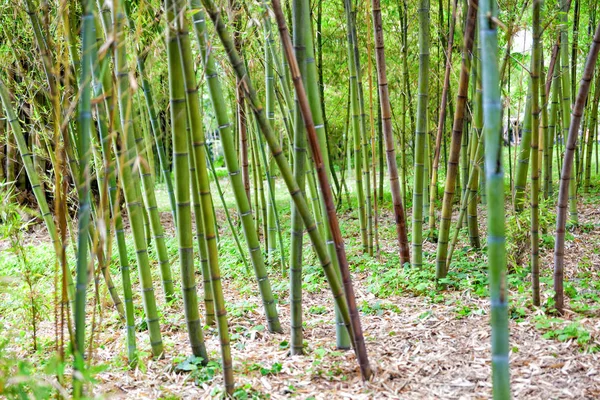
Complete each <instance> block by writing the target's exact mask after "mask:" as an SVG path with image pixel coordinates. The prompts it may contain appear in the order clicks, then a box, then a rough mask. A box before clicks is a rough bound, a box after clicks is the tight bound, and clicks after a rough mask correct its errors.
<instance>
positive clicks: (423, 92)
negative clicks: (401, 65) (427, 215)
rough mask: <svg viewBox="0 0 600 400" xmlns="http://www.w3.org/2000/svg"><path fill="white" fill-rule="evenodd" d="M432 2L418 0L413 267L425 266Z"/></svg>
mask: <svg viewBox="0 0 600 400" xmlns="http://www.w3.org/2000/svg"><path fill="white" fill-rule="evenodd" d="M429 22H430V21H429V0H419V89H418V90H419V98H418V101H417V125H416V131H415V147H414V166H415V169H414V184H413V213H412V262H411V264H412V266H413V267H414V268H421V266H422V265H423V184H424V165H423V164H424V162H425V145H426V143H427V140H426V137H425V135H427V103H428V101H429Z"/></svg>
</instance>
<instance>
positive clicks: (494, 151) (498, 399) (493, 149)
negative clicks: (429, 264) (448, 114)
mask: <svg viewBox="0 0 600 400" xmlns="http://www.w3.org/2000/svg"><path fill="white" fill-rule="evenodd" d="M497 18H498V9H497V3H496V1H495V0H482V1H481V2H480V4H479V38H480V41H481V60H482V65H481V77H482V79H481V82H482V90H483V92H482V103H483V134H484V141H485V146H486V148H485V174H486V178H487V179H486V190H487V209H488V215H487V220H488V223H487V226H488V238H487V244H488V266H489V267H488V268H489V282H490V284H489V286H490V302H491V311H490V314H491V315H490V316H491V328H492V336H491V340H492V357H491V359H492V393H493V398H494V400H508V399H510V397H511V395H510V373H509V363H508V353H509V334H508V298H507V297H508V292H507V289H506V288H507V285H506V237H505V233H504V229H505V228H504V215H505V204H504V171H503V168H502V144H501V140H500V139H501V136H500V134H499V133H500V132H501V129H502V119H501V118H502V117H501V113H502V104H501V101H500V74H499V71H498V31H497V25H496V21H497Z"/></svg>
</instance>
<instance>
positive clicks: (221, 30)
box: [202, 0, 371, 379]
mask: <svg viewBox="0 0 600 400" xmlns="http://www.w3.org/2000/svg"><path fill="white" fill-rule="evenodd" d="M202 4H203V6H204V8H205V9H206V11H207V13H208V14H209V16H210V18H211V20H212V21H213V23H214V25H215V29H216V31H217V34H218V36H219V39H220V41H221V43H222V44H223V46H224V48H225V51H226V53H227V56H228V58H229V62H230V64H231V65H232V67H233V69H234V71H235V74H236V76H237V77H238V78H239V79H240V80H242V81H243V82H244V85H243V88H244V90H245V92H246V95H247V96H248V100H249V103H250V106H251V108H252V111H253V112H254V115H255V116H256V119H257V122H258V123H259V126H260V129H261V132H262V133H263V136H264V137H265V139H266V141H267V143H268V145H269V148H270V149H271V153H272V155H273V157H274V159H275V161H276V162H277V166H278V167H279V171H280V173H281V176H282V178H283V180H284V182H285V184H286V186H287V188H288V192H289V193H290V195H291V197H292V199H293V201H294V204H295V205H296V207H297V208H298V210H299V211H300V213H301V215H302V220H303V222H304V226H305V227H306V231H307V233H308V236H309V237H310V239H311V242H312V244H313V248H314V249H315V251H316V253H317V256H318V258H319V261H320V263H321V267H322V268H323V270H324V272H325V276H326V278H327V281H328V283H329V286H330V289H331V292H332V295H333V298H334V299H335V301H336V303H337V304H338V306H339V308H340V313H341V314H342V317H343V320H344V324H345V325H346V327H347V329H348V330H349V333H350V335H351V341H352V342H353V343H357V342H356V341H355V338H354V329H352V328H351V317H350V315H351V314H350V311H349V309H348V303H347V301H346V297H345V296H344V293H345V294H346V295H347V296H351V295H352V294H353V293H352V292H350V291H348V290H346V291H345V292H344V290H343V289H342V287H341V286H340V283H339V281H338V279H337V276H336V272H335V270H334V269H333V268H332V264H331V260H330V258H329V255H328V253H327V247H326V245H325V242H324V240H323V239H322V237H321V236H320V233H319V231H318V229H317V227H316V224H315V222H314V220H313V218H312V216H311V213H310V211H309V208H308V205H307V203H306V200H305V198H304V197H303V196H302V192H301V191H300V188H299V187H298V184H297V182H296V181H295V179H294V177H293V174H292V171H291V168H290V166H289V163H288V162H287V160H286V158H285V155H284V153H283V151H282V149H281V146H280V144H279V140H278V138H277V137H276V136H275V134H274V132H273V131H272V129H271V127H270V125H269V123H268V121H267V119H266V117H265V115H264V108H263V106H262V104H260V102H259V100H258V97H257V94H256V91H255V90H254V88H253V86H252V83H251V81H250V78H249V75H248V73H247V70H246V67H245V65H244V63H243V61H242V60H241V58H240V56H239V54H238V52H237V51H236V49H235V47H234V43H233V40H232V36H231V34H230V33H229V31H228V29H227V27H226V26H225V23H224V22H223V20H222V18H221V13H220V12H219V11H218V10H217V8H216V6H215V4H214V3H213V2H212V0H202ZM273 4H274V7H275V4H279V3H278V2H276V1H274V2H273ZM281 20H282V21H283V17H281ZM278 23H279V16H278ZM288 40H289V37H288ZM290 47H291V46H290ZM287 51H288V50H286V52H287ZM290 57H291V55H290V56H289V57H288V59H290ZM317 161H320V160H316V162H317ZM321 190H326V189H324V187H323V186H322V187H321ZM327 210H328V214H329V213H330V212H331V211H333V212H335V207H334V208H333V209H332V210H331V209H330V207H329V205H328V208H327ZM339 248H340V247H339V246H336V249H339ZM341 248H343V246H342V247H341ZM344 273H345V274H347V277H349V272H348V270H347V269H346V271H343V272H342V275H344ZM344 284H345V285H351V281H350V280H349V279H345V280H344ZM352 316H353V318H354V321H355V322H356V320H357V319H358V314H357V313H356V310H353V314H352ZM359 342H360V341H359ZM361 347H363V351H362V352H359V357H361V354H363V356H362V360H363V361H362V362H361V365H366V366H368V361H367V362H366V363H365V362H364V358H365V356H366V349H364V342H362V346H361ZM370 375H371V373H370V368H369V369H368V370H365V371H363V377H364V378H365V379H368V378H369V377H370Z"/></svg>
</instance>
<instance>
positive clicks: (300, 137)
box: [290, 0, 315, 354]
mask: <svg viewBox="0 0 600 400" xmlns="http://www.w3.org/2000/svg"><path fill="white" fill-rule="evenodd" d="M292 10H293V11H292V23H293V36H294V37H293V42H294V55H295V57H296V59H297V62H298V65H299V68H300V71H301V75H302V76H303V77H306V30H305V29H304V28H305V26H306V24H307V23H308V21H309V20H308V14H307V11H308V10H307V9H305V8H304V7H303V3H302V1H301V0H294V1H293V2H292ZM294 100H295V107H294V142H293V146H294V152H293V153H294V165H293V168H294V179H295V180H296V182H297V183H298V187H299V190H300V191H301V193H302V197H303V198H305V199H306V191H305V188H306V184H305V181H306V172H305V171H306V160H307V157H306V131H305V128H304V124H303V123H302V114H301V110H300V107H299V99H298V96H297V94H296V96H295V99H294ZM314 217H315V216H314V214H313V218H314ZM302 222H303V221H302V216H301V215H300V209H299V207H298V206H297V205H296V204H292V221H291V227H292V228H291V238H290V313H291V320H292V322H291V328H292V336H291V349H292V354H302V353H303V343H302V342H303V340H302V338H303V334H302V256H303V255H302V251H303V249H302V240H303V237H304V225H303V223H302Z"/></svg>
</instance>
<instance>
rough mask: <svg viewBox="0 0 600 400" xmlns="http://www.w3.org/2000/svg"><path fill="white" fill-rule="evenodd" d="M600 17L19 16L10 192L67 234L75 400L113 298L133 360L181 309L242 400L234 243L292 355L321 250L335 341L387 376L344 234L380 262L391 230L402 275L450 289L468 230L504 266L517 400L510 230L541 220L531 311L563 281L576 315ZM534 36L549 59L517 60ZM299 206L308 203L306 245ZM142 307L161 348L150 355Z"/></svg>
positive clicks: (500, 319) (447, 11)
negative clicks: (229, 255) (365, 324)
mask: <svg viewBox="0 0 600 400" xmlns="http://www.w3.org/2000/svg"><path fill="white" fill-rule="evenodd" d="M598 8H599V7H598V5H597V4H596V2H593V1H591V2H584V1H583V0H552V1H551V0H546V1H545V2H543V1H542V0H502V1H499V2H497V1H495V0H464V1H458V0H454V1H448V2H442V1H439V2H437V4H430V1H429V0H411V1H408V0H385V1H381V0H372V1H351V0H339V1H337V2H324V1H322V0H312V1H310V0H287V1H284V2H283V4H282V3H281V1H280V0H273V1H266V0H261V1H254V2H249V1H244V0H228V1H219V2H217V1H214V0H189V1H188V2H185V1H183V0H164V1H163V2H160V1H158V0H145V1H137V0H112V1H108V0H107V1H101V0H98V1H94V0H82V1H80V2H78V1H73V0H56V1H54V0H52V1H43V2H39V1H38V0H19V1H17V2H15V3H12V2H3V3H2V5H0V18H1V20H0V54H1V59H0V65H1V67H2V68H1V73H0V97H1V100H2V107H1V108H0V161H1V166H0V181H1V182H4V184H3V187H4V186H5V187H7V188H9V190H10V191H11V193H14V194H15V196H14V201H19V202H21V203H29V204H35V206H36V207H37V208H38V209H39V215H40V216H41V219H42V220H43V222H44V224H45V227H46V229H47V231H48V233H49V235H50V237H51V240H52V244H53V248H54V251H55V253H56V262H55V265H54V266H52V268H54V270H55V273H56V276H57V278H56V293H55V294H54V296H55V299H56V304H57V307H58V308H59V312H58V313H57V316H56V318H57V322H56V330H57V343H56V347H57V351H58V352H59V353H60V354H61V356H63V357H66V355H65V352H67V353H69V354H70V355H71V357H72V360H73V361H72V362H73V364H72V365H73V371H74V372H73V374H72V377H73V379H72V386H73V392H72V395H73V396H74V397H76V398H79V397H82V396H84V395H85V391H86V388H85V385H84V384H83V378H82V376H83V374H84V373H85V371H86V369H87V368H88V366H89V363H90V360H91V359H92V358H93V357H92V355H93V346H92V343H93V337H91V336H93V334H94V328H93V327H94V324H95V323H96V319H95V318H96V313H97V311H96V309H97V307H98V305H99V304H101V303H102V302H100V301H99V299H98V296H99V295H98V293H99V292H98V286H99V285H106V288H107V289H108V292H109V295H110V303H111V307H113V308H114V309H115V310H117V313H118V315H119V322H120V327H121V329H123V330H124V331H125V332H126V334H125V337H126V343H124V352H125V354H126V356H127V359H128V362H129V363H130V365H135V364H136V362H137V361H138V354H139V350H140V348H149V349H150V350H151V353H152V356H153V357H155V358H160V357H162V356H163V355H164V354H165V352H166V351H167V350H166V349H165V346H164V344H163V335H165V334H167V333H166V332H165V331H164V329H162V328H163V327H161V324H160V315H161V314H162V313H163V312H166V310H169V307H170V306H171V305H172V304H173V303H174V302H182V304H183V306H184V310H185V324H186V326H185V330H186V333H187V338H188V341H189V351H190V353H191V354H193V355H194V356H197V357H201V359H202V362H203V363H204V364H206V363H207V362H208V361H209V350H210V349H207V345H206V338H205V335H208V334H213V333H211V332H214V334H215V335H218V343H219V345H220V347H219V350H220V354H221V360H220V362H221V366H222V372H223V382H224V390H225V392H226V393H228V394H232V393H233V392H234V390H235V385H236V382H235V373H234V372H235V371H234V370H235V368H234V364H233V361H232V360H233V356H232V353H233V352H235V349H234V347H232V346H231V340H232V339H231V335H232V332H231V329H230V326H229V319H228V314H227V302H229V301H232V300H233V299H229V298H227V297H226V291H225V290H224V286H226V283H224V282H223V279H222V276H223V271H226V270H227V269H228V268H230V266H229V265H228V264H227V262H224V261H223V256H222V249H221V248H220V240H221V238H220V235H232V236H233V237H234V239H235V243H236V245H235V251H236V252H237V253H238V255H239V257H240V258H241V259H242V260H243V264H244V266H245V269H246V271H247V272H248V274H249V275H248V276H250V275H251V274H252V273H253V275H254V280H255V289H256V292H257V293H258V294H259V296H260V298H261V300H262V310H263V313H264V320H265V322H266V325H267V327H268V329H269V331H270V332H274V333H278V334H281V335H283V334H284V332H288V334H289V336H290V337H289V343H290V353H291V354H293V355H302V354H304V350H305V349H304V347H305V345H306V341H305V338H304V337H303V311H304V309H303V300H302V299H303V297H302V296H303V290H302V283H303V265H305V263H306V259H307V257H313V256H314V257H316V259H317V260H318V264H319V265H320V267H321V268H322V271H323V273H324V277H325V279H326V281H327V284H328V287H329V289H330V291H331V294H330V295H331V297H332V299H333V303H334V307H335V321H331V324H332V326H333V325H335V332H336V339H335V343H336V346H337V348H339V349H351V348H352V349H353V350H354V354H355V355H356V361H357V364H358V366H359V369H360V374H361V376H362V378H363V379H365V380H368V379H370V378H371V376H372V375H373V374H374V371H373V369H372V368H371V365H370V363H369V358H368V350H369V349H368V345H367V344H366V340H365V335H364V333H363V328H362V326H361V320H360V313H359V308H358V306H357V299H356V294H355V289H354V287H353V282H352V273H351V272H352V271H353V269H352V267H353V265H351V262H350V261H349V257H348V255H347V246H346V240H347V237H344V236H347V235H351V236H354V237H356V238H357V241H358V242H359V244H360V246H359V248H360V249H359V252H361V253H363V254H364V255H365V257H367V258H370V257H375V258H379V257H382V254H383V253H384V252H383V251H382V246H381V240H380V236H381V232H382V231H384V230H385V229H387V228H390V229H392V230H393V232H394V244H393V246H394V250H393V251H394V252H397V254H398V256H399V260H400V261H399V264H398V265H397V268H399V269H400V268H411V269H431V270H434V271H435V276H436V280H437V283H438V285H437V289H438V290H439V291H440V292H441V293H443V292H444V291H445V290H446V289H447V285H448V283H449V282H448V279H449V278H448V274H449V271H451V269H452V267H453V262H454V261H455V260H456V257H458V256H457V255H456V254H455V249H456V246H457V242H458V241H459V240H460V238H461V235H462V234H463V233H464V232H466V235H465V239H466V240H468V243H469V245H470V247H471V248H472V251H473V252H474V254H476V255H477V257H486V259H487V264H488V267H489V268H488V273H489V296H490V305H491V341H492V348H491V351H492V354H491V360H492V381H493V394H494V398H497V399H505V398H510V384H509V382H510V377H509V362H508V360H509V358H508V357H509V356H508V354H509V349H510V346H509V333H508V304H509V299H508V297H507V290H506V286H507V284H506V281H507V274H508V270H507V250H506V248H507V241H510V240H511V238H507V237H506V234H505V219H506V217H507V215H509V214H510V215H526V216H528V217H529V221H530V222H529V227H527V226H522V227H521V228H520V229H523V230H527V229H529V232H528V235H527V237H528V240H529V243H528V246H527V248H528V249H530V254H529V257H526V258H528V260H527V259H526V260H522V261H521V262H523V263H525V264H527V265H528V266H529V268H530V278H531V299H532V303H533V304H534V305H535V306H539V305H540V304H541V302H542V301H543V299H542V296H541V294H540V283H539V276H540V271H541V270H547V269H553V271H554V272H553V273H554V288H553V289H554V298H553V301H554V305H555V310H556V312H557V313H559V314H562V313H563V312H564V307H565V303H564V284H563V281H564V274H565V269H567V268H569V265H568V264H567V263H566V262H565V242H566V241H567V235H566V232H567V231H568V227H569V226H574V225H577V224H578V223H579V218H578V202H577V201H578V197H580V196H581V193H587V192H589V191H590V190H591V188H592V182H593V181H592V177H593V176H594V175H597V174H598V171H597V168H598V165H599V160H598V153H599V149H598V146H599V141H598V105H599V103H600V68H598V67H597V62H596V61H597V58H598V52H599V50H600V18H598V19H597V18H596V17H597V11H598ZM583 9H585V10H586V12H583V11H582V10H583ZM529 24H530V28H529V27H528V26H529ZM17 26H19V27H20V28H17ZM520 32H526V34H527V35H530V42H531V43H530V46H529V48H527V49H517V50H515V46H514V43H513V40H516V39H515V38H516V37H517V36H518V35H517V33H520ZM517 47H518V46H517ZM515 86H516V87H515ZM220 157H222V160H223V162H224V169H225V171H226V175H227V176H226V178H224V179H221V180H220V179H219V177H218V174H217V169H216V167H215V163H216V162H218V161H219V158H220ZM594 157H595V161H594ZM505 169H508V171H505ZM220 181H221V182H220ZM224 182H226V183H224ZM159 185H160V187H164V188H165V191H164V192H165V193H166V196H167V203H168V207H169V212H168V214H170V216H169V217H168V218H167V217H165V216H164V215H162V214H161V213H160V212H159V206H158V204H159V202H160V198H158V196H159V195H158V191H157V190H156V188H157V186H159ZM225 191H229V192H231V195H232V196H233V199H234V205H233V207H231V206H230V205H228V204H227V202H226V199H225V195H226V193H225ZM282 193H283V194H282ZM388 193H389V194H390V195H391V196H390V200H388V199H387V194H388ZM215 194H218V196H215ZM281 196H283V197H285V198H286V199H287V200H288V201H289V202H290V204H291V208H290V209H291V221H290V224H289V229H288V227H284V224H283V215H282V212H281V210H280V209H278V202H277V198H278V197H281ZM388 203H389V204H390V208H391V213H386V212H385V210H384V205H386V204H388ZM219 206H222V208H223V209H224V212H225V213H226V216H225V221H226V226H225V227H224V226H220V225H219V224H220V222H219V221H220V220H223V219H222V218H221V219H220V217H219V215H218V213H217V212H216V208H218V207H219ZM548 208H549V209H553V208H556V217H555V231H554V232H553V234H555V243H554V259H553V264H552V265H545V264H544V262H543V261H542V259H541V258H540V256H539V253H540V230H541V228H540V218H542V217H546V216H545V215H543V211H542V210H546V209H548ZM507 209H509V210H507ZM482 211H483V215H485V216H486V217H487V225H480V223H479V222H480V220H481V218H482ZM344 213H352V215H353V216H356V219H357V221H358V225H359V231H358V232H355V234H352V233H350V234H349V233H348V232H346V231H345V230H344V229H343V228H344ZM165 218H167V219H168V220H170V221H171V224H172V225H173V227H174V235H175V236H176V240H177V247H178V256H177V258H176V259H172V258H170V257H169V255H168V251H167V247H166V241H165V238H166V236H167V235H168V232H169V229H168V227H167V226H166V225H165ZM552 218H554V215H552ZM481 226H484V227H485V226H486V228H483V231H481V229H482V228H481ZM463 228H464V229H463ZM129 237H130V238H131V240H126V239H127V238H129ZM409 241H410V242H409ZM409 243H410V245H409ZM288 244H289V245H288ZM131 246H133V251H134V254H135V257H134V259H130V258H129V256H128V247H131ZM431 246H433V248H434V249H435V250H434V252H433V253H431V256H430V254H429V253H428V250H425V249H424V247H427V248H429V249H430V248H432V247H431ZM113 248H114V249H115V250H114V251H113ZM307 248H310V249H311V250H310V252H311V254H310V255H309V254H307V250H306V249H307ZM113 253H114V254H113ZM149 254H155V255H156V259H157V262H154V261H153V260H152V259H151V257H150V256H149ZM71 260H74V261H71ZM113 266H116V267H115V268H112V267H113ZM115 271H118V272H117V273H115ZM276 274H277V275H281V276H284V277H286V279H288V281H289V291H288V292H287V294H286V295H287V296H288V299H287V302H288V303H289V307H290V320H284V319H282V318H280V316H279V311H278V305H279V303H280V300H278V298H277V295H276V294H275V293H274V289H273V285H272V281H271V279H272V277H273V275H276ZM136 277H137V278H136ZM134 278H136V279H134ZM138 282H139V283H138ZM136 291H139V293H140V296H139V298H140V299H141V303H140V304H137V303H136V302H135V301H134V297H135V298H136V299H137V298H138V297H137V296H135V295H134V293H135V292H136ZM102 304H104V303H102ZM140 308H143V315H144V323H145V327H144V329H145V330H147V332H148V340H149V342H148V343H137V342H136V334H135V331H136V325H137V324H138V322H136V317H135V310H136V309H140ZM90 323H91V326H90ZM206 326H213V327H215V328H216V329H215V330H212V331H208V330H206V329H205V327H206ZM66 343H68V344H69V345H68V346H67V345H66Z"/></svg>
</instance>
